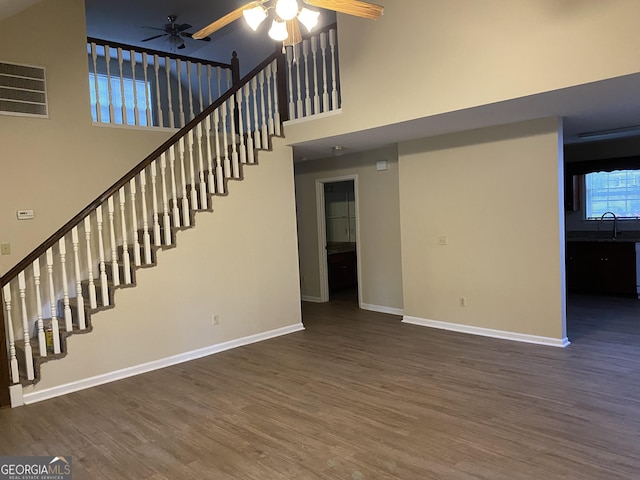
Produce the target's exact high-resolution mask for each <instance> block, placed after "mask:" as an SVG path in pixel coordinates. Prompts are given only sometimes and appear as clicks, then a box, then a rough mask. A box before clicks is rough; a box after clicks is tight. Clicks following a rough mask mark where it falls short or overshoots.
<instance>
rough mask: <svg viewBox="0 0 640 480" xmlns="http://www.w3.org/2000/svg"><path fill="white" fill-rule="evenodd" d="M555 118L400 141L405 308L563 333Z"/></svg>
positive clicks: (467, 321)
mask: <svg viewBox="0 0 640 480" xmlns="http://www.w3.org/2000/svg"><path fill="white" fill-rule="evenodd" d="M558 125H559V124H558V120H557V119H555V118H552V119H546V120H539V121H532V122H526V123H521V124H515V125H509V126H504V127H496V128H490V129H482V130H477V131H470V132H465V133H460V134H453V135H447V136H442V137H436V138H432V139H425V140H418V141H413V142H406V143H402V144H400V146H399V165H400V177H399V178H400V218H401V231H402V275H403V286H404V310H405V315H408V316H411V317H416V318H419V319H423V320H434V321H437V322H446V323H449V324H454V325H467V326H472V327H478V328H480V329H493V330H500V331H506V332H514V333H518V334H523V335H535V336H541V337H547V338H551V339H562V338H564V337H565V325H564V316H565V307H564V295H565V291H564V290H565V289H564V230H563V225H562V219H563V217H562V209H563V202H562V199H563V197H562V169H563V168H562V166H563V161H562V135H561V130H559V126H558ZM442 236H444V237H446V245H440V242H439V240H440V237H442ZM460 297H464V298H465V299H466V302H467V306H466V307H461V306H460Z"/></svg>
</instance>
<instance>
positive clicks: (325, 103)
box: [320, 32, 331, 112]
mask: <svg viewBox="0 0 640 480" xmlns="http://www.w3.org/2000/svg"><path fill="white" fill-rule="evenodd" d="M320 51H321V53H322V111H323V112H327V111H329V110H330V109H331V108H330V106H329V90H328V84H327V34H326V33H325V32H322V33H321V34H320Z"/></svg>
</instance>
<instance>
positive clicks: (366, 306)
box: [360, 303, 404, 315]
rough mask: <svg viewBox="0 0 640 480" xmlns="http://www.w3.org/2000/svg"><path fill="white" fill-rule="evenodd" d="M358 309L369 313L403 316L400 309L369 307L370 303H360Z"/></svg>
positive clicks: (380, 306) (379, 306)
mask: <svg viewBox="0 0 640 480" xmlns="http://www.w3.org/2000/svg"><path fill="white" fill-rule="evenodd" d="M360 308H362V309H363V310H369V311H371V312H379V313H390V314H391V315H404V310H403V309H402V308H395V307H385V306H383V305H371V304H370V303H361V304H360Z"/></svg>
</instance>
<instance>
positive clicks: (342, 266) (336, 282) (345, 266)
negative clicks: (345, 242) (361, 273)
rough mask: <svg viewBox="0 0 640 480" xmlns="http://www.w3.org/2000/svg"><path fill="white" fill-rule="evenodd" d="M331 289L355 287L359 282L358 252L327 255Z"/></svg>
mask: <svg viewBox="0 0 640 480" xmlns="http://www.w3.org/2000/svg"><path fill="white" fill-rule="evenodd" d="M327 264H328V267H329V290H340V289H342V288H349V287H355V286H356V285H357V284H358V272H357V266H356V265H357V262H356V252H341V253H332V254H330V255H327Z"/></svg>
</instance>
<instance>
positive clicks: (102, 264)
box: [96, 205, 109, 306]
mask: <svg viewBox="0 0 640 480" xmlns="http://www.w3.org/2000/svg"><path fill="white" fill-rule="evenodd" d="M96 220H97V224H98V266H99V269H100V294H101V295H102V305H103V306H107V305H109V286H108V285H107V263H106V261H105V256H104V238H103V237H102V233H103V232H102V230H103V228H102V225H103V217H102V205H98V208H96Z"/></svg>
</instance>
